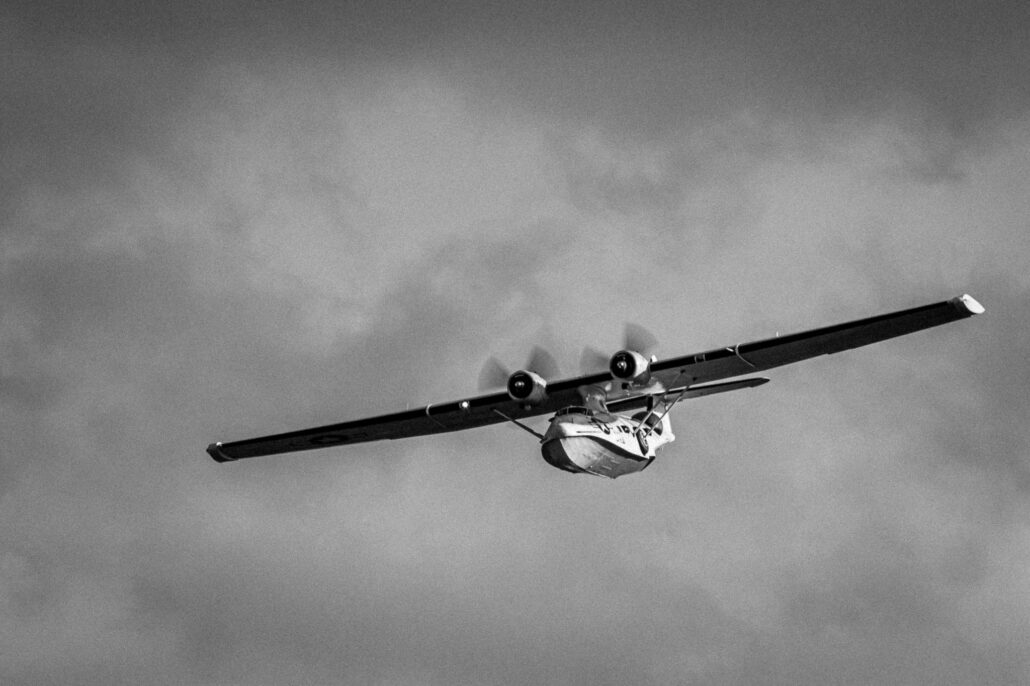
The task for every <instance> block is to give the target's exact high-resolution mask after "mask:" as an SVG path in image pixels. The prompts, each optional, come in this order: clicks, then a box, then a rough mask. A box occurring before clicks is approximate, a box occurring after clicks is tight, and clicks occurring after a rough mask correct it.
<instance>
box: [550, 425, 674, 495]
mask: <svg viewBox="0 0 1030 686" xmlns="http://www.w3.org/2000/svg"><path fill="white" fill-rule="evenodd" d="M671 438H672V437H671V436H670V435H667V436H663V437H659V436H656V435H654V434H652V435H651V436H650V437H649V438H648V440H647V441H645V442H644V444H643V445H642V444H641V442H640V439H639V438H638V437H637V435H636V424H635V423H634V422H632V421H630V420H628V419H625V418H623V417H613V418H612V420H611V421H602V420H600V419H597V418H595V417H589V416H584V415H570V416H561V417H556V418H555V419H553V420H552V421H551V426H550V428H549V429H548V430H547V433H546V434H545V435H544V440H543V442H542V445H541V447H540V449H541V452H542V453H543V456H544V460H546V461H547V463H548V464H550V465H552V466H554V467H557V468H558V469H563V470H565V471H567V472H576V473H581V472H582V473H587V474H594V475H596V476H606V477H608V478H610V479H615V478H617V477H620V476H623V475H624V474H632V473H633V472H639V471H641V470H642V469H644V468H645V467H647V466H648V465H649V464H651V462H652V461H653V460H654V458H655V452H656V450H657V448H659V447H660V446H661V445H664V444H665V443H668V442H670V440H671Z"/></svg>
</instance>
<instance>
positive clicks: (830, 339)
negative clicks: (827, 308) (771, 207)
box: [207, 295, 984, 462]
mask: <svg viewBox="0 0 1030 686" xmlns="http://www.w3.org/2000/svg"><path fill="white" fill-rule="evenodd" d="M983 311H984V310H983V307H982V306H981V305H980V303H978V302H977V301H976V300H974V299H973V298H972V297H970V296H968V295H963V296H960V297H958V298H952V299H951V300H945V301H943V302H939V303H934V304H932V305H924V306H922V307H915V308H912V309H908V310H901V311H898V312H891V313H888V314H883V315H878V316H876V317H869V318H867V319H859V320H855V321H851V322H846V323H844V324H837V325H834V326H827V327H823V328H820V329H812V330H811V331H803V332H801V333H796V334H790V335H787V336H777V337H775V338H768V339H765V340H760V341H753V342H751V343H740V344H738V345H734V346H730V347H725V348H717V349H715V350H709V351H707V352H702V353H697V354H694V355H686V356H683V357H674V358H670V359H668V360H661V361H658V362H655V363H654V364H652V365H651V370H652V378H653V379H655V380H657V381H658V382H660V384H661V385H662V386H663V387H664V388H665V389H669V390H670V391H671V392H673V393H676V392H679V391H680V390H683V389H684V388H687V387H690V386H693V385H695V384H707V383H709V382H713V381H719V380H722V379H728V378H731V377H735V376H741V375H743V374H750V373H752V372H758V371H762V370H766V369H771V368H773V367H779V366H782V365H785V364H791V363H793V362H800V361H802V360H806V359H808V358H811V357H816V356H819V355H828V354H831V353H836V352H841V351H843V350H849V349H851V348H857V347H860V346H863V345H869V344H870V343H876V342H877V341H882V340H886V339H888V338H894V337H896V336H903V335H905V334H909V333H913V332H915V331H920V330H922V329H927V328H930V327H933V326H938V325H941V324H946V323H948V322H952V321H956V320H958V319H963V318H965V317H971V316H973V315H975V314H980V313H981V312H983ZM610 381H611V377H610V376H609V375H608V374H607V373H602V374H593V375H588V376H580V377H576V378H572V379H567V380H564V381H557V382H554V383H550V384H548V386H547V396H546V398H545V399H544V401H543V402H542V403H540V404H538V405H534V406H525V405H521V404H520V403H518V402H516V401H514V400H512V399H511V398H509V397H508V394H507V393H504V392H501V393H493V394H489V395H482V396H477V397H474V398H468V399H465V400H457V401H452V402H448V403H440V404H433V405H427V406H425V407H420V408H417V409H413V410H405V411H404V412H396V413H393V414H388V415H381V416H378V417H370V418H367V419H358V420H354V421H349V422H342V423H339V424H330V425H327V426H320V427H315V428H311V429H302V430H300V431H291V432H288V433H282V434H274V435H271V436H261V437H258V438H250V439H245V440H242V441H232V442H225V443H212V444H211V445H209V446H208V448H207V452H208V454H210V455H211V457H213V458H214V459H215V460H217V461H218V462H228V461H232V460H239V459H242V458H246V457H257V456H261V455H274V454H278V453H286V452H294V451H298V450H312V449H315V448H324V447H328V446H333V445H345V444H351V443H365V442H368V441H377V440H383V439H394V438H407V437H410V436H423V435H428V434H436V433H444V432H448V431H459V430H461V429H472V428H475V427H478V426H488V425H490V424H497V423H500V422H503V421H507V419H509V418H510V419H524V418H527V417H533V416H539V415H544V414H551V413H554V412H557V411H558V410H560V409H562V408H564V407H568V406H570V405H579V404H582V402H583V397H582V395H581V394H580V390H579V389H580V388H583V387H588V386H598V385H606V384H608V383H609V382H610ZM763 381H764V380H755V379H749V380H744V381H741V382H735V383H731V384H712V385H711V386H708V387H700V388H697V389H696V390H695V389H691V390H690V391H688V392H687V393H686V394H685V395H684V397H688V398H689V397H700V396H702V395H707V394H709V393H712V392H719V390H731V389H733V388H736V387H740V388H744V387H749V386H754V385H757V384H758V383H762V382H763ZM717 389H718V390H717ZM660 390H661V389H660V388H657V387H655V386H649V387H647V388H630V389H626V390H620V389H612V391H611V393H609V398H610V403H609V405H610V407H612V408H613V409H614V410H616V411H620V410H625V409H632V408H634V407H638V406H641V405H643V404H644V399H645V398H646V396H647V395H649V394H652V393H655V392H656V391H660Z"/></svg>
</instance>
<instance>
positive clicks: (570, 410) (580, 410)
mask: <svg viewBox="0 0 1030 686" xmlns="http://www.w3.org/2000/svg"><path fill="white" fill-rule="evenodd" d="M566 414H585V415H587V416H590V415H592V414H593V412H591V411H590V410H588V409H587V408H585V407H582V406H580V405H570V406H569V407H563V408H562V409H560V410H558V411H557V412H555V416H556V417H560V416H562V415H566Z"/></svg>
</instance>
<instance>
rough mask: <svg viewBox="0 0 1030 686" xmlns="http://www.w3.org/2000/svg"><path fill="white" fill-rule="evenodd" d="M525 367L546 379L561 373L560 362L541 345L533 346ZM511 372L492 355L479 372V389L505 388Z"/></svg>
mask: <svg viewBox="0 0 1030 686" xmlns="http://www.w3.org/2000/svg"><path fill="white" fill-rule="evenodd" d="M605 364H607V362H605ZM523 369H525V370H527V371H531V372H533V373H535V374H539V375H540V376H541V377H542V378H544V379H555V378H557V377H558V376H559V375H560V374H561V370H559V369H558V363H557V362H555V360H554V357H553V356H552V355H551V353H549V352H547V351H546V350H544V349H543V348H541V347H540V346H539V345H535V346H533V350H532V352H530V354H529V360H528V361H527V362H526V366H525V367H523ZM511 374H512V372H511V370H510V369H508V368H507V367H505V366H504V365H503V364H501V362H500V361H499V360H498V359H497V358H496V357H491V358H490V359H488V360H487V361H486V362H485V363H484V364H483V369H482V371H480V372H479V390H481V391H492V390H496V389H498V388H504V387H505V386H507V385H508V378H509V377H510V376H511Z"/></svg>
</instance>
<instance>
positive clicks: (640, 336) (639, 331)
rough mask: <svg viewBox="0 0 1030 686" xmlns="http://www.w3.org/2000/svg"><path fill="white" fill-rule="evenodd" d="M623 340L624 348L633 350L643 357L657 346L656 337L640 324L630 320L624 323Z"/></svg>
mask: <svg viewBox="0 0 1030 686" xmlns="http://www.w3.org/2000/svg"><path fill="white" fill-rule="evenodd" d="M624 342H625V344H626V350H635V351H636V352H638V353H640V354H641V355H643V356H645V357H647V356H649V355H650V354H651V353H652V352H654V349H655V348H657V347H658V339H657V338H656V337H655V335H654V334H653V333H651V332H650V331H648V330H647V329H645V328H644V327H642V326H641V325H640V324H634V323H632V322H627V323H626V333H625V338H624Z"/></svg>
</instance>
